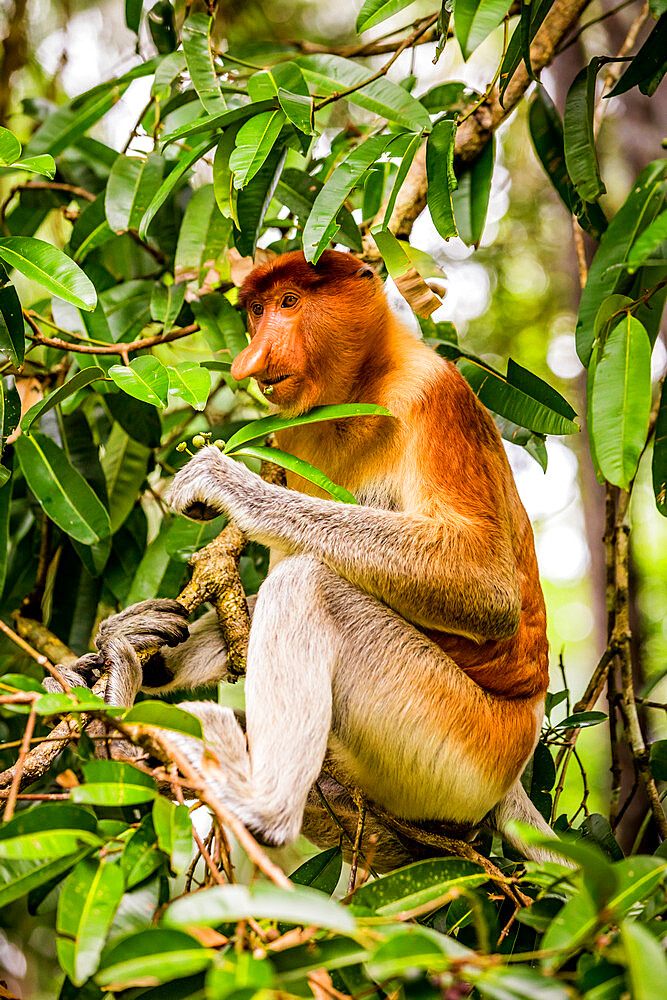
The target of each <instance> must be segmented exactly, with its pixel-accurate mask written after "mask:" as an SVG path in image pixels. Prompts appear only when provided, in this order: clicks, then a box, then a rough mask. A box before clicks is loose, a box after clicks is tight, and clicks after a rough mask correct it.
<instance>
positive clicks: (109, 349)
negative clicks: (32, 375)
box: [23, 310, 199, 357]
mask: <svg viewBox="0 0 667 1000" xmlns="http://www.w3.org/2000/svg"><path fill="white" fill-rule="evenodd" d="M23 315H24V316H25V318H26V320H27V321H28V324H29V325H30V326H31V327H32V329H33V330H35V329H36V330H37V333H36V334H35V336H33V337H31V338H30V339H31V340H32V342H33V344H34V345H37V346H40V347H55V348H56V350H58V351H73V352H74V353H76V354H119V355H120V356H121V357H125V356H126V355H128V354H131V353H132V352H133V351H142V350H144V348H146V347H156V346H157V345H158V344H169V343H171V341H173V340H180V339H181V338H182V337H189V336H190V335H191V334H193V333H197V331H198V330H199V324H198V323H191V324H190V325H189V326H182V327H180V328H179V329H177V330H170V332H169V333H160V334H156V335H155V336H154V337H142V338H141V339H140V340H133V341H132V343H131V344H106V345H104V346H97V345H95V346H93V345H92V344H91V345H90V347H89V346H88V345H87V344H78V343H77V344H69V343H68V342H67V341H66V340H60V338H59V337H45V336H44V334H43V333H42V332H41V331H40V330H39V328H38V327H37V326H36V324H35V323H34V322H32V321H31V319H30V317H29V316H28V315H27V311H26V310H24V311H23Z"/></svg>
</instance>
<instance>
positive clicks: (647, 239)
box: [625, 212, 667, 274]
mask: <svg viewBox="0 0 667 1000" xmlns="http://www.w3.org/2000/svg"><path fill="white" fill-rule="evenodd" d="M665 240H667V212H662V213H661V214H660V215H658V216H657V218H655V219H654V220H653V222H652V223H651V224H650V225H648V226H647V227H646V229H645V230H644V232H643V233H642V234H641V236H639V237H638V239H636V240H635V242H634V243H633V244H632V248H631V250H630V253H629V254H628V258H627V261H626V262H625V266H626V267H627V270H628V274H634V273H635V271H636V270H637V269H638V268H639V267H641V265H642V264H643V263H644V261H645V260H646V258H647V257H650V255H651V254H652V253H653V252H654V251H655V250H657V249H658V247H659V246H660V245H661V244H662V243H664V242H665Z"/></svg>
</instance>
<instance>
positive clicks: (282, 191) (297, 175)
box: [275, 167, 407, 250]
mask: <svg viewBox="0 0 667 1000" xmlns="http://www.w3.org/2000/svg"><path fill="white" fill-rule="evenodd" d="M406 172H407V171H406ZM323 187H324V185H323V184H322V181H321V180H319V178H318V177H313V176H312V175H311V174H308V173H306V172H305V171H303V170H297V169H296V168H295V167H286V168H285V169H284V170H283V172H282V173H281V175H280V179H279V181H278V186H277V187H276V192H275V197H276V200H277V201H279V202H280V203H281V204H282V205H286V206H287V208H289V210H290V212H293V213H294V214H295V215H296V216H297V218H298V219H299V222H300V223H301V224H302V225H304V224H305V222H306V220H307V219H308V216H309V215H310V212H311V210H312V207H313V202H314V201H315V198H316V197H317V195H318V193H319V192H320V191H321V190H322V188H323ZM336 222H338V223H339V224H340V229H339V231H338V234H337V238H338V240H339V242H340V243H343V244H344V245H345V246H347V247H349V248H350V249H351V250H361V234H360V232H359V227H358V226H357V224H356V222H355V221H354V218H353V217H352V213H351V212H350V210H349V208H346V207H345V206H343V207H342V208H341V210H340V212H339V213H338V215H337V216H336Z"/></svg>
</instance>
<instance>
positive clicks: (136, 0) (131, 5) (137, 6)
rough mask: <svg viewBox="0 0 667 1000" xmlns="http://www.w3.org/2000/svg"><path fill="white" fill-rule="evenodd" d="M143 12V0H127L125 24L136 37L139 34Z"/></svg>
mask: <svg viewBox="0 0 667 1000" xmlns="http://www.w3.org/2000/svg"><path fill="white" fill-rule="evenodd" d="M142 10H143V3H142V0H125V24H126V25H127V27H128V28H129V29H130V31H133V32H134V33H135V35H136V34H138V33H139V25H140V24H141V12H142Z"/></svg>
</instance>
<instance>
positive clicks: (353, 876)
mask: <svg viewBox="0 0 667 1000" xmlns="http://www.w3.org/2000/svg"><path fill="white" fill-rule="evenodd" d="M355 801H356V805H357V809H358V811H359V818H358V819H357V831H356V834H355V837H354V847H353V849H352V862H351V864H350V878H349V880H348V883H347V894H348V896H349V895H350V894H351V893H353V892H354V888H355V884H356V881H357V866H358V863H359V848H360V847H361V838H362V836H363V833H364V819H365V818H366V803H365V802H364V799H363V796H361V795H358V796H357V797H356V799H355Z"/></svg>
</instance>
